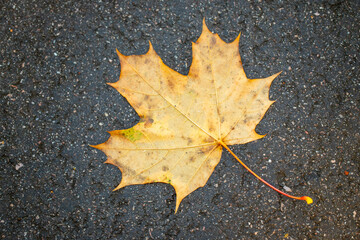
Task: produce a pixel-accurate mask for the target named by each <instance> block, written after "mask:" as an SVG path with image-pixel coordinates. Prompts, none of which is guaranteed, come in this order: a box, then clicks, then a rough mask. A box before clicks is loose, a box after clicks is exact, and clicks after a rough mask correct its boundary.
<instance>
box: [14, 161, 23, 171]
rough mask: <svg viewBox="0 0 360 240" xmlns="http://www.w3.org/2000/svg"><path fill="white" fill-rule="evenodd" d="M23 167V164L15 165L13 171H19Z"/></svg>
mask: <svg viewBox="0 0 360 240" xmlns="http://www.w3.org/2000/svg"><path fill="white" fill-rule="evenodd" d="M23 166H24V164H22V163H18V164H16V166H15V169H16V170H19V169H20V168H22V167H23Z"/></svg>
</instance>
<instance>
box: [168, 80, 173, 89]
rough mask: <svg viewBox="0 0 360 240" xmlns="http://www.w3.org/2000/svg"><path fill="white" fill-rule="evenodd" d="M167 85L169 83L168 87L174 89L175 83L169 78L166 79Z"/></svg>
mask: <svg viewBox="0 0 360 240" xmlns="http://www.w3.org/2000/svg"><path fill="white" fill-rule="evenodd" d="M168 85H169V88H171V89H174V87H175V85H174V83H173V81H171V79H168Z"/></svg>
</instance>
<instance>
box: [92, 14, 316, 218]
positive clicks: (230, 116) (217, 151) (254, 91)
mask: <svg viewBox="0 0 360 240" xmlns="http://www.w3.org/2000/svg"><path fill="white" fill-rule="evenodd" d="M239 39H240V35H239V36H238V37H237V38H236V39H235V40H234V41H233V42H231V43H226V42H224V41H222V40H221V39H220V37H219V36H218V35H217V34H213V33H211V32H210V31H209V29H208V28H207V27H206V24H205V20H204V22H203V31H202V34H201V36H200V38H199V39H198V40H197V41H196V42H195V43H193V45H192V49H193V60H192V64H191V67H190V71H189V74H188V75H182V74H180V73H178V72H176V71H174V70H172V69H171V68H169V67H168V66H166V65H165V64H164V63H163V61H162V60H161V59H160V57H159V56H158V55H157V54H156V52H155V51H154V49H153V47H152V46H151V43H149V44H150V47H149V51H148V52H147V53H146V54H144V55H140V56H124V55H122V54H121V53H120V52H119V51H117V52H118V55H119V58H120V64H121V74H120V79H119V81H118V82H116V83H109V85H110V86H112V87H114V88H115V89H116V90H117V91H119V92H120V93H121V94H122V95H123V96H124V97H125V98H126V99H127V100H128V102H129V103H130V104H131V106H132V107H133V108H135V110H136V112H137V113H138V114H139V116H140V121H139V123H138V124H136V125H135V126H134V127H132V128H129V129H125V130H115V131H111V132H109V133H110V135H111V136H110V138H109V139H108V140H107V141H106V142H105V143H102V144H99V145H96V146H93V147H95V148H97V149H100V150H102V151H103V152H104V153H105V154H106V155H107V157H108V159H107V161H106V163H110V164H113V165H115V166H117V167H119V169H120V170H121V172H122V180H121V183H120V184H119V185H118V186H117V187H116V188H115V190H118V189H120V188H122V187H125V186H128V185H134V184H145V183H153V182H162V183H169V184H171V185H172V186H173V187H174V188H175V191H176V209H175V212H176V211H177V209H178V207H179V205H180V202H181V201H182V200H183V198H184V197H186V196H187V195H189V194H190V193H191V192H193V191H194V190H196V189H197V188H199V187H203V186H204V185H205V184H206V182H207V180H208V179H209V177H210V175H211V174H212V172H213V171H214V168H215V167H216V165H217V164H218V163H219V161H220V158H221V153H222V149H223V148H225V149H227V150H228V151H229V152H230V153H231V154H232V155H233V156H234V157H235V158H236V159H237V160H238V161H239V162H240V163H241V164H242V165H243V166H244V167H245V168H246V169H248V170H249V171H250V172H251V173H252V174H254V175H255V176H256V177H257V178H259V179H260V180H261V181H262V182H264V183H265V184H266V185H268V186H270V187H272V188H273V189H275V190H276V191H278V192H280V193H282V194H284V195H286V196H290V195H287V194H286V193H283V192H281V191H280V190H278V189H276V188H274V187H273V186H271V185H270V184H268V183H267V182H265V181H264V180H263V179H261V178H260V177H259V176H258V175H256V174H255V173H254V172H253V171H251V170H250V169H249V168H248V167H247V166H246V165H245V164H244V163H242V162H241V161H240V159H239V158H238V157H237V156H236V155H235V154H234V153H233V152H232V151H231V150H230V149H229V147H228V146H229V145H234V144H244V143H248V142H251V141H254V140H257V139H260V138H262V137H264V136H265V135H259V134H257V133H256V132H255V127H256V125H257V124H258V123H259V122H260V120H261V119H262V117H263V116H264V114H265V112H266V111H267V109H268V108H269V107H270V105H271V104H272V103H273V102H274V101H270V100H269V99H268V94H269V88H270V85H271V82H272V81H273V80H274V79H275V78H276V76H278V74H279V73H278V74H275V75H273V76H270V77H268V78H264V79H248V78H247V77H246V75H245V72H244V69H243V67H242V63H241V59H240V54H239ZM290 197H293V196H290ZM293 198H296V199H301V200H306V201H307V202H308V203H309V202H310V200H309V199H310V198H308V197H301V198H298V197H293Z"/></svg>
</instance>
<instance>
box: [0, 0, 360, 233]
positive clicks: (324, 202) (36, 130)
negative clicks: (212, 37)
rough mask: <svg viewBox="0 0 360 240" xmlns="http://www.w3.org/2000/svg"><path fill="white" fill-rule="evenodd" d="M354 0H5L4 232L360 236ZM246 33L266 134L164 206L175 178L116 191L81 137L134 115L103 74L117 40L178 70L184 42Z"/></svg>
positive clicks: (114, 64) (112, 65)
mask: <svg viewBox="0 0 360 240" xmlns="http://www.w3.org/2000/svg"><path fill="white" fill-rule="evenodd" d="M359 9H360V4H359V1H355V0H354V1H351V0H348V1H346V0H345V1H340V0H331V1H320V0H318V1H265V0H263V1H261V0H258V1H116V2H115V1H102V0H99V1H92V2H91V3H89V2H87V1H44V0H39V1H29V0H28V1H14V0H8V1H1V2H0V31H1V37H0V80H1V83H0V84H1V85H0V94H1V112H0V113H1V118H0V119H1V120H0V121H1V122H0V133H1V136H0V137H1V139H0V156H1V162H0V171H1V176H0V182H1V193H0V207H1V208H0V238H1V239H360V232H359V226H360V200H359V196H360V187H359V185H360V176H359V172H360V151H359V149H360V130H359V122H360V121H359V117H360V114H359V113H360V110H359V106H360V93H359V90H360V81H359V37H360V34H359V22H360V15H359ZM203 18H205V19H206V22H207V25H208V27H209V29H210V30H211V31H213V32H215V33H218V34H219V35H220V37H221V38H222V39H223V40H225V41H227V42H229V41H233V40H234V39H235V37H236V36H237V35H238V33H239V32H241V40H240V54H241V57H242V61H243V65H244V69H245V72H246V74H247V75H248V77H249V78H261V77H267V76H269V75H272V74H274V73H277V72H279V71H283V72H282V74H281V75H280V76H279V77H278V78H277V79H276V80H275V81H274V83H273V85H272V88H271V91H270V97H271V99H272V100H276V103H275V104H273V105H272V106H271V108H270V109H269V111H268V112H267V114H266V115H265V117H264V119H263V120H262V121H261V122H260V124H259V125H258V126H257V128H256V130H257V132H258V133H260V134H267V136H266V137H265V138H263V139H261V140H258V141H255V142H252V143H249V144H246V145H241V146H240V145H237V146H232V147H231V149H232V150H233V151H234V152H235V153H236V154H237V155H238V156H239V157H240V158H241V159H242V160H243V161H244V162H245V163H246V164H248V165H249V167H250V168H252V169H253V170H254V171H255V172H257V173H258V174H259V175H260V176H262V177H263V178H264V179H266V180H268V181H269V182H271V183H272V184H274V185H275V186H277V187H279V188H280V189H282V190H285V191H288V192H289V193H290V194H293V195H299V196H302V195H309V196H311V197H312V198H313V199H314V203H313V204H312V205H307V204H306V203H305V202H303V201H295V200H291V199H288V198H286V197H283V196H281V195H279V194H278V193H276V192H274V191H273V190H271V189H269V188H268V187H266V186H264V185H263V184H262V183H260V182H259V181H258V180H256V179H255V178H254V177H253V176H252V175H250V174H249V173H248V172H247V171H246V170H245V169H244V168H243V167H242V166H240V165H239V164H238V163H237V162H236V160H234V159H233V158H232V156H231V155H230V154H229V153H227V152H224V153H223V155H222V159H221V162H220V164H219V165H218V166H217V167H216V169H215V171H214V173H213V174H212V176H211V177H210V179H209V181H208V183H207V184H206V186H205V187H203V188H201V189H198V190H196V191H195V192H193V193H192V194H190V195H189V196H188V197H186V198H185V199H184V200H183V202H182V204H181V205H180V208H179V211H178V213H177V214H176V215H175V214H174V208H175V192H174V190H173V188H172V187H171V186H170V185H166V184H160V183H158V184H148V185H139V186H129V187H126V188H124V189H122V190H119V191H116V192H112V189H113V188H114V187H115V186H117V184H118V183H119V182H120V180H121V173H120V171H119V170H118V169H117V168H116V167H114V166H112V165H107V164H103V162H104V161H105V160H106V157H105V155H104V154H103V153H102V152H101V151H98V150H96V149H93V148H90V147H89V146H88V145H89V144H98V143H101V142H104V141H105V140H106V139H107V138H108V137H109V135H108V134H107V132H106V131H111V130H116V129H123V128H128V127H131V126H133V125H135V124H136V123H137V121H138V120H139V118H138V116H137V114H136V113H135V111H134V109H132V108H131V107H130V105H129V104H128V103H127V101H126V100H125V99H124V98H123V97H122V96H121V95H120V94H118V93H117V92H116V91H115V90H114V89H113V88H111V87H110V86H108V85H106V84H105V83H106V82H115V81H117V79H118V77H119V74H120V64H119V60H118V58H117V55H116V51H115V50H116V48H117V49H119V51H120V52H122V53H123V54H126V55H132V54H144V53H145V52H146V51H147V49H148V41H149V40H150V41H151V42H152V44H153V46H154V48H155V50H156V51H157V53H158V54H159V55H160V57H161V58H162V59H163V61H164V62H165V64H167V65H168V66H169V67H171V68H173V69H175V70H176V71H178V72H180V73H182V74H187V73H188V71H189V66H190V64H191V42H194V41H196V40H197V38H198V37H199V36H200V33H201V26H202V20H203Z"/></svg>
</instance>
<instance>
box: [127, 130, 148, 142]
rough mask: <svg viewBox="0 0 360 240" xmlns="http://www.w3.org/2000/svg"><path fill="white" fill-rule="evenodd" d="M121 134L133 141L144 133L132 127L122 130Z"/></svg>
mask: <svg viewBox="0 0 360 240" xmlns="http://www.w3.org/2000/svg"><path fill="white" fill-rule="evenodd" d="M122 135H123V136H124V137H126V138H127V139H129V140H130V141H131V142H135V141H137V140H139V139H141V138H142V137H143V136H144V134H142V132H140V131H137V130H135V129H134V128H129V129H125V130H123V131H122Z"/></svg>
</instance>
